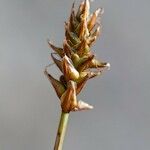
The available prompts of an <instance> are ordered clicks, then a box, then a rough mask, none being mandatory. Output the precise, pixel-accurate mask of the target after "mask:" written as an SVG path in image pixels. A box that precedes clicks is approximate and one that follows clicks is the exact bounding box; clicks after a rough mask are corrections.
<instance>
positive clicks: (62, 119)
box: [54, 112, 69, 150]
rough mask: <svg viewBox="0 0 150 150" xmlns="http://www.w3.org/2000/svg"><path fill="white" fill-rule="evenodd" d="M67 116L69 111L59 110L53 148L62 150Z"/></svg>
mask: <svg viewBox="0 0 150 150" xmlns="http://www.w3.org/2000/svg"><path fill="white" fill-rule="evenodd" d="M68 118H69V113H65V112H61V117H60V122H59V126H58V130H57V136H56V140H55V146H54V150H62V147H63V141H64V137H65V133H66V128H67V123H68Z"/></svg>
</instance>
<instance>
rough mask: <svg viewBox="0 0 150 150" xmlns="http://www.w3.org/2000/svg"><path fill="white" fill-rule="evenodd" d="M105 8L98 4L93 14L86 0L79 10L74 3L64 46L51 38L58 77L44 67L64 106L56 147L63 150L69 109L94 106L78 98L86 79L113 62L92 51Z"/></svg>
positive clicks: (67, 25) (49, 42)
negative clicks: (102, 59)
mask: <svg viewBox="0 0 150 150" xmlns="http://www.w3.org/2000/svg"><path fill="white" fill-rule="evenodd" d="M103 12H104V10H103V9H102V8H98V9H97V10H96V11H95V12H93V13H92V14H90V2H89V0H84V1H83V2H82V3H81V4H80V5H79V8H78V10H77V11H75V7H74V3H73V5H72V9H71V14H70V17H69V20H68V22H65V38H64V41H63V44H62V47H57V46H55V45H54V44H53V43H52V42H51V41H48V44H49V46H50V48H51V49H52V50H53V52H52V53H51V58H52V60H53V62H54V64H55V65H56V66H57V67H58V69H59V70H60V76H59V79H55V78H54V77H53V76H52V75H51V74H50V73H49V72H48V70H47V67H46V68H45V71H44V73H45V75H46V76H47V78H48V79H49V81H50V82H51V84H52V86H53V88H54V90H55V92H56V94H57V96H58V98H59V100H60V106H61V116H60V122H59V126H58V131H57V135H56V141H55V145H54V150H62V147H63V141H64V137H65V133H66V128H67V123H68V119H69V115H70V112H76V111H82V110H90V109H93V106H92V105H90V104H88V103H86V102H84V101H81V100H78V98H77V95H78V94H79V93H80V92H81V90H82V89H83V87H84V86H85V85H86V83H87V81H88V80H90V79H92V78H94V77H96V76H99V75H101V74H102V72H103V70H105V69H108V68H109V67H110V64H109V63H107V62H103V61H99V60H98V59H96V57H95V54H94V53H93V51H91V47H92V45H93V44H94V43H95V41H96V39H97V37H98V36H99V35H100V34H101V29H102V26H101V21H100V19H101V15H102V14H103Z"/></svg>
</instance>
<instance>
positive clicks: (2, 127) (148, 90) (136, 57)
mask: <svg viewBox="0 0 150 150" xmlns="http://www.w3.org/2000/svg"><path fill="white" fill-rule="evenodd" d="M72 2H73V1H71V0H62V1H59V0H0V150H52V149H53V145H54V141H55V135H56V130H57V126H58V120H59V115H60V107H59V100H58V98H57V97H56V94H55V92H54V90H53V88H52V86H51V85H50V83H49V81H48V80H47V78H46V77H45V76H44V74H43V70H44V67H45V66H46V65H47V64H49V63H51V62H52V61H51V59H50V52H51V50H50V49H49V48H48V44H47V38H49V39H51V40H52V41H53V42H54V43H55V44H56V45H62V41H63V38H64V21H66V20H67V19H68V16H69V13H70V8H71V5H72ZM79 2H80V1H78V0H77V1H76V6H77V5H78V4H79ZM99 6H100V7H104V9H105V13H104V15H103V18H102V24H103V33H102V36H101V38H99V39H98V41H97V43H96V45H95V46H94V47H93V48H92V49H93V51H94V52H95V53H96V54H97V57H98V58H101V59H103V60H105V61H108V62H110V64H111V70H110V71H107V72H105V73H104V74H103V76H101V77H98V78H95V79H94V80H93V81H92V80H91V81H89V83H88V86H87V87H86V88H85V89H84V91H83V92H82V94H81V95H80V96H79V98H81V99H82V100H85V101H87V102H89V103H91V104H93V105H94V107H95V109H94V110H92V111H85V112H82V113H71V116H70V120H69V126H68V132H67V135H66V139H65V144H64V150H149V149H150V142H149V140H150V109H149V107H150V79H149V77H150V19H149V15H150V8H149V7H150V1H149V0H125V1H121V0H113V1H112V0H95V1H94V2H93V3H92V4H91V7H92V9H91V11H94V10H95V9H96V8H97V7H99ZM50 70H51V73H52V74H55V73H54V67H52V68H51V69H50Z"/></svg>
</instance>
